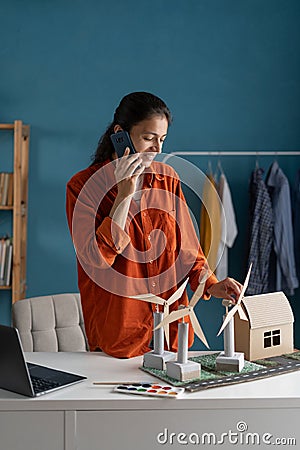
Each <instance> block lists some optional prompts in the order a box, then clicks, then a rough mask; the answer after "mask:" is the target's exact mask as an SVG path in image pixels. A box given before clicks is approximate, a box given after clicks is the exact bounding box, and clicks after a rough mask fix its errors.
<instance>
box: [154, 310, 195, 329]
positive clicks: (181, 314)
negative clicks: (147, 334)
mask: <svg viewBox="0 0 300 450" xmlns="http://www.w3.org/2000/svg"><path fill="white" fill-rule="evenodd" d="M187 314H188V309H187V308H182V309H179V310H178V311H172V312H171V313H170V314H169V315H168V317H166V318H165V319H163V320H162V321H161V322H160V324H159V325H157V327H155V328H154V329H155V330H158V329H159V328H161V327H164V326H165V325H166V324H168V323H171V322H175V320H178V319H181V318H182V317H184V316H186V315H187Z"/></svg>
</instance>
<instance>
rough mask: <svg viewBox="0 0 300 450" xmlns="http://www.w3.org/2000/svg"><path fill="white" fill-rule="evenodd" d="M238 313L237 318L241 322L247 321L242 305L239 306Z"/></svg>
mask: <svg viewBox="0 0 300 450" xmlns="http://www.w3.org/2000/svg"><path fill="white" fill-rule="evenodd" d="M238 312H239V316H240V319H241V320H248V317H247V315H246V313H245V311H244V310H243V307H242V305H239V308H238Z"/></svg>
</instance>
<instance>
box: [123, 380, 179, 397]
mask: <svg viewBox="0 0 300 450" xmlns="http://www.w3.org/2000/svg"><path fill="white" fill-rule="evenodd" d="M114 392H120V393H122V394H135V395H144V396H147V397H160V398H178V397H179V396H180V395H181V394H182V393H183V392H184V388H178V387H174V386H170V385H168V384H165V383H132V384H119V385H118V386H116V387H115V388H114Z"/></svg>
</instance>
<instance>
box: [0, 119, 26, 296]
mask: <svg viewBox="0 0 300 450" xmlns="http://www.w3.org/2000/svg"><path fill="white" fill-rule="evenodd" d="M1 130H6V131H9V130H11V131H12V132H13V134H14V142H13V161H14V167H13V174H14V175H13V206H0V214H1V210H2V211H3V210H11V211H12V214H13V218H12V219H13V220H12V221H13V226H12V237H13V256H12V259H13V260H12V285H11V286H0V289H1V290H3V289H11V290H12V303H15V302H16V301H17V300H20V299H21V298H25V296H26V250H27V200H28V155H29V138H30V127H29V125H24V124H23V122H22V121H21V120H15V122H14V123H13V124H3V123H2V124H0V131H1Z"/></svg>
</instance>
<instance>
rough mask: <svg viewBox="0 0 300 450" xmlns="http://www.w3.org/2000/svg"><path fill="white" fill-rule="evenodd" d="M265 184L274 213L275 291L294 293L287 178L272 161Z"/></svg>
mask: <svg viewBox="0 0 300 450" xmlns="http://www.w3.org/2000/svg"><path fill="white" fill-rule="evenodd" d="M266 185H267V187H268V190H269V194H270V197H271V201H272V207H273V213H274V252H275V255H276V284H275V286H274V288H275V289H276V290H277V291H284V292H285V293H286V294H288V295H293V294H294V289H296V288H297V287H298V285H299V284H298V279H297V275H296V266H295V256H294V238H293V226H292V210H291V198H290V187H289V183H288V179H287V178H286V176H285V175H284V173H283V171H282V170H281V169H280V167H279V165H278V163H277V162H276V161H274V163H273V164H272V165H271V167H270V169H269V173H268V175H267V179H266Z"/></svg>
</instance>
